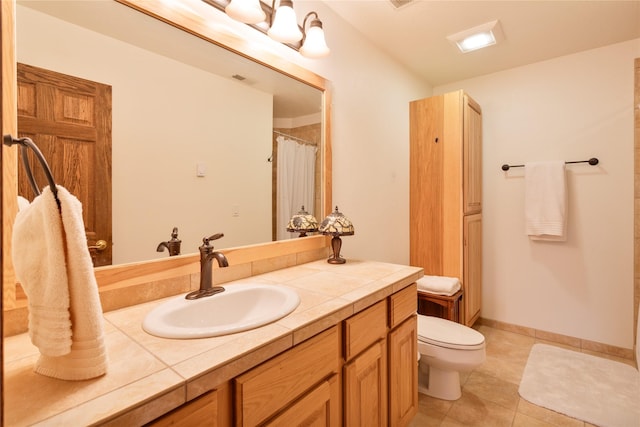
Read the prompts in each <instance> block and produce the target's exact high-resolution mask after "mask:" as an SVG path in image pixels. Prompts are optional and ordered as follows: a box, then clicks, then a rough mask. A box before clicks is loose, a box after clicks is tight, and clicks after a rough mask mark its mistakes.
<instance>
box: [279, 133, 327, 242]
mask: <svg viewBox="0 0 640 427" xmlns="http://www.w3.org/2000/svg"><path fill="white" fill-rule="evenodd" d="M276 141H277V143H278V169H277V186H278V189H277V191H278V194H277V198H278V202H277V203H278V204H277V217H278V220H277V223H276V224H277V237H278V240H282V239H291V238H294V237H297V236H298V234H297V233H289V232H288V231H287V224H288V223H289V219H291V217H292V216H293V214H295V213H297V212H298V211H299V210H300V208H301V207H302V206H303V205H304V207H305V209H306V211H307V212H309V213H311V214H313V210H314V198H315V194H314V181H315V168H316V151H317V148H316V147H314V146H312V145H305V144H300V143H298V142H296V141H294V140H292V139H289V138H285V137H283V136H279V137H278V138H276Z"/></svg>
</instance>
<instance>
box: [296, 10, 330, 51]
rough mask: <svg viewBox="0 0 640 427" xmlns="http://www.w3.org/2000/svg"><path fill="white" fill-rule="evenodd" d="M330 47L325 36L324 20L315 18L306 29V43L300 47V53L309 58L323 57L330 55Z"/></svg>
mask: <svg viewBox="0 0 640 427" xmlns="http://www.w3.org/2000/svg"><path fill="white" fill-rule="evenodd" d="M329 52H330V50H329V47H328V46H327V42H326V41H325V38H324V30H323V29H322V21H320V20H319V19H314V20H312V21H311V24H310V25H309V29H308V30H306V33H305V38H304V43H303V44H302V47H301V48H300V54H301V55H302V56H306V57H307V58H322V57H323V56H327V55H329Z"/></svg>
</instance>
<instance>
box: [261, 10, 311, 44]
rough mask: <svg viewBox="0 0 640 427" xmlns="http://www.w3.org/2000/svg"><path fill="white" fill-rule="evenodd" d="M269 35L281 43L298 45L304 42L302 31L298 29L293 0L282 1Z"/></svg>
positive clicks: (268, 32)
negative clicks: (301, 41)
mask: <svg viewBox="0 0 640 427" xmlns="http://www.w3.org/2000/svg"><path fill="white" fill-rule="evenodd" d="M267 34H268V35H269V37H271V38H272V39H274V40H276V41H279V42H281V43H297V42H299V41H300V40H302V31H300V27H298V20H297V18H296V12H295V11H294V10H293V2H292V1H291V0H281V1H280V6H279V7H278V9H276V12H275V18H274V19H273V23H272V24H271V28H269V31H267Z"/></svg>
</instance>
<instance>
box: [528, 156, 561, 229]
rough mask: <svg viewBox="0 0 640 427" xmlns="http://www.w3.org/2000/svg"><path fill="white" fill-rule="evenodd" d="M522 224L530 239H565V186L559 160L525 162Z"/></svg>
mask: <svg viewBox="0 0 640 427" xmlns="http://www.w3.org/2000/svg"><path fill="white" fill-rule="evenodd" d="M524 169H525V201H524V203H525V227H526V233H527V234H528V235H529V237H530V238H531V239H532V240H550V241H565V240H566V225H567V187H566V181H565V164H564V162H563V161H551V162H530V163H526V164H525V168H524Z"/></svg>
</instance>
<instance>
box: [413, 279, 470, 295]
mask: <svg viewBox="0 0 640 427" xmlns="http://www.w3.org/2000/svg"><path fill="white" fill-rule="evenodd" d="M416 283H417V285H418V290H419V291H421V292H428V293H430V294H436V295H447V296H451V295H453V294H455V293H456V292H458V291H459V290H460V287H461V286H462V285H461V284H460V280H459V279H458V278H456V277H445V276H424V277H421V278H420V279H418V280H417V282H416Z"/></svg>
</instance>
